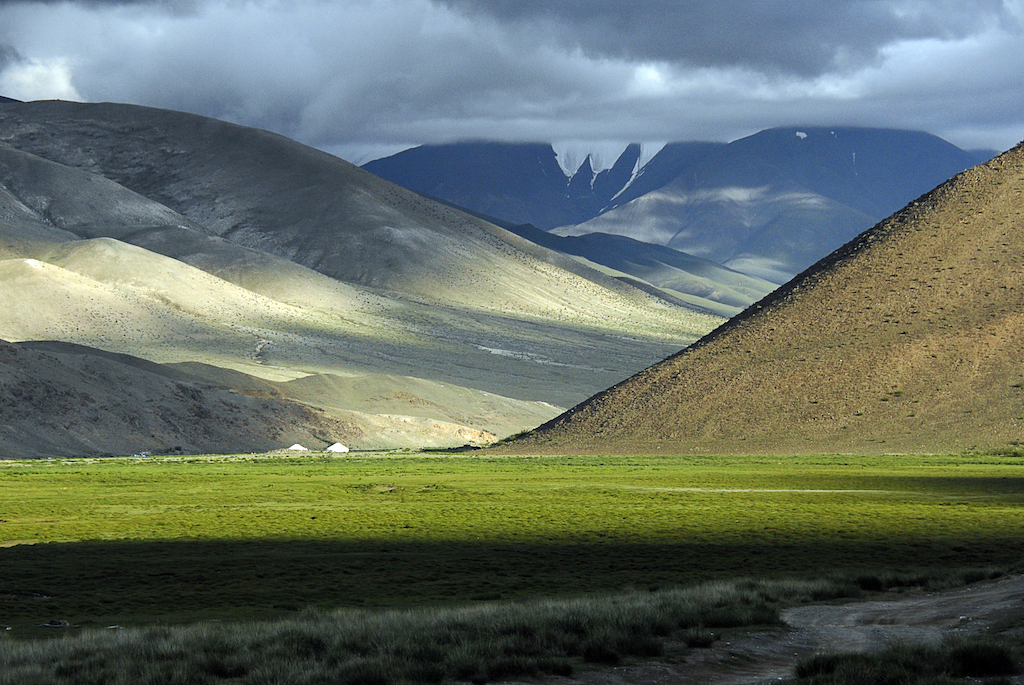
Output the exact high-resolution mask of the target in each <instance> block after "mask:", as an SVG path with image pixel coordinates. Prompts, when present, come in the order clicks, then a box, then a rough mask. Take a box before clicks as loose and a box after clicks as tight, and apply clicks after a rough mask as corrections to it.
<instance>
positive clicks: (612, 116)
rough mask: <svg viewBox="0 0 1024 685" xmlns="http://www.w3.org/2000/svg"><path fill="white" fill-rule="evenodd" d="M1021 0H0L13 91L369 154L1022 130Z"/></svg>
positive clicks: (2, 83)
mask: <svg viewBox="0 0 1024 685" xmlns="http://www.w3.org/2000/svg"><path fill="white" fill-rule="evenodd" d="M1014 54H1024V2H1022V0H1002V1H999V0H973V1H969V2H952V1H951V0H916V1H911V0H876V1H871V2H867V1H864V0H842V1H839V2H832V3H813V2H810V1H809V0H796V1H794V2H787V3H759V2H753V1H751V0H733V1H728V2H721V3H704V2H695V1H693V0H687V1H684V2H676V1H669V0H644V1H638V2H632V3H623V2H619V1H618V0H615V1H613V0H588V1H587V2H583V1H582V0H579V1H566V2H559V3H549V2H539V1H537V0H527V1H524V2H516V3H507V2H498V1H497V0H448V1H447V2H442V1H441V0H343V1H340V2H327V1H326V0H323V1H321V0H277V1H273V2H272V1H270V0H254V1H250V2H241V1H237V0H176V1H173V2H156V1H149V0H147V1H144V2H132V1H130V0H125V1H114V2H104V1H99V0H77V1H75V0H72V1H71V2H59V3H56V2H22V1H15V2H4V3H2V4H0V94H2V95H6V96H8V97H14V98H18V99H39V98H65V99H83V100H88V101H103V100H111V101H121V102H132V103H138V104H146V105H151V106H157V107H167V108H173V109H181V110H185V111H190V112H196V113H200V114H206V115H211V116H215V117H220V118H226V119H229V120H232V121H236V122H238V123H243V124H246V125H252V126H258V127H262V128H268V129H271V130H274V131H277V132H280V133H283V134H285V135H289V136H293V137H296V138H298V139H299V140H301V141H303V142H307V143H310V144H313V145H316V146H318V147H321V148H324V149H327V150H329V151H334V152H337V153H341V154H343V156H346V157H348V158H350V159H353V160H355V161H362V159H365V153H367V152H370V151H372V152H375V153H378V154H379V153H382V152H386V151H389V150H390V151H394V150H395V149H397V148H400V147H403V146H410V145H414V144H421V143H438V142H445V141H451V140H456V139H467V138H488V139H501V140H545V141H550V140H570V139H582V140H588V141H607V140H644V141H657V140H685V139H711V140H732V139H735V138H737V137H740V136H742V135H745V134H749V133H753V132H754V131H757V130H760V129H763V128H766V127H769V126H777V125H785V124H795V123H800V124H824V125H838V124H853V125H868V126H897V127H901V128H920V129H924V130H928V131H930V132H932V133H936V134H938V135H940V136H942V137H944V138H946V139H948V140H950V141H952V142H954V143H956V144H958V145H960V146H961V147H967V148H970V147H993V148H1007V147H1009V146H1011V145H1013V144H1015V143H1016V142H1018V141H1019V140H1020V139H1021V138H1024V114H1022V113H1021V111H1020V107H1019V99H1020V83H1022V82H1024V62H1022V61H1021V60H1013V59H1007V55H1014Z"/></svg>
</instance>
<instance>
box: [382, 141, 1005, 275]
mask: <svg viewBox="0 0 1024 685" xmlns="http://www.w3.org/2000/svg"><path fill="white" fill-rule="evenodd" d="M556 147H557V146H552V145H548V144H509V143H491V142H470V143H455V144H450V145H436V146H423V147H418V148H414V149H411V150H406V151H404V152H401V153H398V154H396V155H393V156H391V157H388V158H385V159H380V160H375V161H372V162H369V163H367V164H365V165H364V168H365V169H366V170H368V171H371V172H373V173H374V174H377V175H378V176H381V177H383V178H385V179H387V180H390V181H392V182H394V183H397V184H399V185H402V186H404V187H406V188H409V189H410V190H414V191H416V192H419V193H422V194H425V195H429V196H432V197H436V198H439V199H442V200H444V201H446V202H450V203H452V204H455V205H457V206H460V207H464V208H466V209H469V210H472V211H474V212H479V213H482V214H485V215H488V216H491V217H495V218H497V219H500V220H503V221H504V222H507V223H508V224H511V225H512V230H516V229H515V228H514V226H515V225H521V224H532V225H533V226H536V227H539V228H541V229H544V230H546V231H550V232H552V233H553V234H555V235H558V236H563V237H565V236H584V235H589V234H593V233H603V234H609V235H615V236H623V237H627V238H631V239H633V240H632V241H628V242H625V241H624V242H619V243H616V244H615V245H614V246H611V245H609V243H608V241H607V240H605V241H604V242H602V243H601V246H600V248H595V249H594V250H593V251H591V250H589V249H583V248H582V247H581V245H580V244H579V243H576V244H574V245H573V246H572V248H571V249H570V248H569V247H568V246H561V247H560V246H559V245H558V244H557V243H553V242H551V241H548V242H547V243H546V244H547V246H548V247H552V248H554V249H559V250H562V251H564V252H567V253H571V254H576V255H577V256H578V257H582V258H586V259H589V260H591V261H593V262H595V263H598V264H602V265H605V266H609V267H611V268H616V269H618V270H622V262H623V261H640V262H643V261H644V260H645V259H646V260H647V262H645V263H648V264H649V259H650V255H647V256H646V257H644V256H640V255H635V254H634V251H635V250H637V249H641V250H646V248H642V247H641V246H640V244H639V243H650V244H654V245H660V246H665V247H669V248H673V249H674V250H677V251H681V252H686V253H688V254H690V255H693V256H695V257H700V258H703V259H706V260H709V261H711V262H714V263H715V264H718V265H722V266H726V267H729V268H731V269H733V270H735V271H739V272H742V273H744V274H747V275H750V276H754V277H757V278H761V279H765V280H767V281H770V282H772V283H775V284H780V283H783V282H785V281H787V280H788V279H789V278H791V277H792V276H793V275H795V274H796V273H797V272H799V271H801V270H803V269H804V268H806V267H808V266H810V265H811V264H813V263H814V262H815V261H817V260H818V259H820V258H821V257H823V256H825V255H826V254H828V253H829V252H831V251H832V250H834V249H836V248H838V247H839V246H841V245H842V244H844V243H846V242H847V241H848V240H850V239H851V238H853V237H854V236H856V235H857V234H859V233H860V232H862V231H864V230H866V229H867V228H869V227H871V226H872V225H873V224H875V223H876V222H878V221H879V220H881V219H882V218H884V217H886V216H888V215H889V214H891V213H892V212H894V211H896V210H898V209H900V208H901V207H903V206H904V205H905V204H907V203H908V202H910V201H912V200H913V199H915V198H917V197H918V196H919V195H921V194H923V193H925V192H927V191H928V190H930V189H931V188H933V187H935V186H936V185H937V184H939V183H941V182H942V181H944V180H946V179H947V178H949V177H950V176H952V175H953V174H955V173H957V172H960V171H962V170H964V169H966V168H969V167H971V166H974V165H975V164H978V163H980V162H982V161H985V160H986V159H988V158H990V157H991V156H992V155H993V154H994V151H966V150H962V149H960V148H958V147H956V146H954V145H952V144H950V143H948V142H946V141H944V140H942V139H941V138H938V137H936V136H933V135H930V134H928V133H923V132H919V131H903V130H892V129H871V128H843V127H833V128H822V127H793V128H777V129H769V130H766V131H762V132H760V133H757V134H755V135H752V136H749V137H747V138H742V139H740V140H737V141H734V142H732V143H729V144H724V143H697V142H688V143H670V144H668V145H665V146H664V147H662V148H661V149H660V151H658V152H657V153H656V154H654V155H649V152H648V154H646V155H645V150H644V148H643V146H641V145H639V144H633V145H629V146H627V147H626V148H625V149H624V150H623V151H622V152H621V154H620V155H619V156H618V158H617V159H615V160H614V163H609V161H608V160H607V157H608V153H607V151H602V154H603V157H604V159H600V160H599V161H598V163H595V160H598V154H596V153H595V154H591V155H587V154H586V153H585V151H584V152H580V151H576V152H575V154H574V155H571V157H572V159H571V160H567V159H566V157H569V155H565V154H563V155H562V156H561V157H560V156H559V154H558V153H557V152H556ZM648 157H649V158H648ZM580 160H582V161H580ZM567 161H568V162H569V163H567ZM517 232H520V231H517ZM534 237H536V236H534ZM531 239H533V238H531ZM636 241H639V242H636ZM603 254H614V255H615V258H616V261H617V262H618V263H619V264H618V266H614V267H612V265H611V264H609V263H608V260H607V259H606V258H605V257H604V256H602V255H603ZM652 271H656V269H654V268H653V267H650V266H648V267H647V268H646V272H647V273H650V272H652ZM626 272H627V273H629V274H630V275H632V276H636V277H638V278H644V276H643V275H641V274H640V273H637V272H636V271H635V270H634V271H630V270H628V269H627V270H626ZM645 280H646V279H645ZM657 281H658V279H657V277H655V278H654V281H651V282H652V284H653V285H656V286H658V287H665V286H664V284H663V283H660V282H657ZM667 289H669V290H671V288H667Z"/></svg>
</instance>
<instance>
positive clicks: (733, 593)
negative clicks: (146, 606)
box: [0, 582, 835, 685]
mask: <svg viewBox="0 0 1024 685" xmlns="http://www.w3.org/2000/svg"><path fill="white" fill-rule="evenodd" d="M834 589H835V588H834V587H833V586H832V585H831V584H829V583H786V582H773V583H713V584H705V585H701V586H699V587H694V588H690V589H687V590H675V591H661V592H654V593H650V592H633V593H626V594H619V595H613V596H602V597H594V598H590V599H576V600H560V601H556V600H547V601H530V602H515V603H508V602H506V603H498V604H485V605H480V606H475V607H469V608H459V609H440V610H427V609H419V610H402V611H386V612H368V611H335V612H316V611H309V612H304V613H303V614H302V615H301V616H299V617H297V618H294V619H289V620H283V621H277V622H271V623H245V624H234V625H224V624H216V623H204V624H198V625H192V626H188V627H178V628H167V627H164V628H143V629H134V630H120V631H116V632H113V633H112V632H110V631H107V632H106V633H104V632H101V631H91V632H88V633H84V634H81V635H79V636H75V637H68V638H66V639H62V640H48V641H37V642H34V643H33V642H28V643H26V642H14V641H0V683H11V684H13V683H27V682H31V683H39V684H43V683H54V684H56V683H75V684H76V685H90V684H92V683H105V684H111V685H114V684H118V683H125V684H126V685H127V684H128V683H131V684H132V685H137V684H142V683H154V684H155V683H160V684H166V683H183V684H184V683H188V684H189V685H196V684H198V685H201V684H203V683H216V682H220V681H223V680H230V682H239V683H293V684H298V683H327V682H329V683H339V684H341V683H352V684H357V685H370V684H382V685H383V684H385V683H398V682H411V683H419V682H425V683H437V682H441V681H443V680H453V679H455V680H472V681H473V682H476V683H482V682H487V681H490V680H494V679H497V678H503V677H510V676H524V675H529V676H536V675H544V674H560V675H568V674H570V673H572V671H573V669H574V668H576V667H578V666H579V665H581V664H582V665H585V664H616V663H619V661H620V660H622V659H624V658H628V657H651V656H661V655H663V654H664V651H665V645H666V640H669V639H672V640H679V641H682V642H683V643H685V644H689V645H691V646H698V645H699V646H705V645H706V644H708V643H710V642H711V641H712V640H713V639H714V634H713V632H712V631H713V630H719V629H722V628H731V627H737V626H750V625H764V624H773V623H777V622H778V612H777V608H778V605H779V603H780V602H783V601H799V600H807V599H809V598H811V597H813V596H818V595H821V594H831V593H832V592H833V591H834ZM234 679H237V680H234Z"/></svg>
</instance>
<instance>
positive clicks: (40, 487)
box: [0, 453, 1024, 638]
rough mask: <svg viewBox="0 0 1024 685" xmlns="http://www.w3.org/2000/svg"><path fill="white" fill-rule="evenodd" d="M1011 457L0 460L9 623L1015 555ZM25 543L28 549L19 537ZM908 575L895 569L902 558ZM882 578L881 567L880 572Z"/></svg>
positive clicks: (1, 599) (864, 575)
mask: <svg viewBox="0 0 1024 685" xmlns="http://www.w3.org/2000/svg"><path fill="white" fill-rule="evenodd" d="M1021 530H1024V456H1022V455H1021V454H1018V453H1012V454H1005V455H967V456H964V455H960V456H935V457H921V456H886V457H873V458H872V457H869V458H865V457H856V458H853V457H791V458H785V459H779V458H770V459H769V458H755V457H715V458H709V457H701V458H691V457H649V458H648V457H628V458H626V457H538V458H533V457H504V456H502V457H489V456H478V455H475V454H473V453H468V454H453V455H447V454H445V455H429V454H428V455H424V454H354V455H352V454H350V455H349V456H346V457H325V456H315V455H314V456H307V457H298V458H293V457H288V458H274V457H192V458H190V457H185V458H166V459H165V458H146V459H130V458H128V459H108V460H45V461H10V462H0V545H3V547H0V624H3V625H5V626H11V627H12V630H10V631H4V633H5V634H6V636H7V637H8V638H17V637H37V636H39V635H49V634H53V633H56V632H61V631H59V630H57V629H53V628H46V627H42V624H44V623H46V622H48V621H51V620H56V619H59V620H66V621H68V622H69V623H70V624H72V625H75V626H81V627H105V626H107V625H112V624H122V625H129V624H145V623H154V622H156V621H161V622H185V621H191V620H196V619H225V620H230V619H248V618H269V617H275V616H283V615H293V614H295V612H297V611H300V610H303V609H309V608H310V607H316V608H319V609H328V608H334V607H366V608H374V607H403V606H412V605H436V604H449V605H453V604H464V603H466V602H471V601H476V600H497V599H512V598H527V597H537V596H545V597H552V596H579V595H586V594H592V593H604V592H616V591H621V590H623V589H626V588H637V589H641V590H644V591H647V590H650V589H652V588H655V587H657V588H666V587H673V586H678V585H684V584H688V583H691V582H694V581H698V580H705V579H716V578H731V577H741V576H757V577H768V578H771V577H794V576H799V577H814V576H825V575H833V576H834V575H836V573H837V570H841V572H842V574H845V576H846V577H849V578H854V579H855V578H858V577H859V578H860V579H861V582H863V583H866V584H867V585H879V584H881V585H883V586H884V585H885V584H887V583H892V582H900V583H911V584H913V583H915V582H918V580H915V574H916V575H917V576H919V580H920V582H924V581H925V579H926V578H928V577H929V576H935V575H936V574H938V575H941V574H943V573H945V572H946V571H948V570H949V569H951V568H954V569H956V568H969V567H975V568H982V567H986V566H1003V567H1007V566H1014V565H1017V564H1019V563H1020V562H1021V561H1022V560H1024V536H1021V535H1020V531H1021ZM20 543H38V544H20ZM897 569H898V570H900V572H901V575H900V578H899V580H898V581H897V580H895V573H896V570H897ZM890 578H893V579H892V580H890Z"/></svg>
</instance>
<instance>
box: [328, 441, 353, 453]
mask: <svg viewBox="0 0 1024 685" xmlns="http://www.w3.org/2000/svg"><path fill="white" fill-rule="evenodd" d="M327 451H328V452H348V448H347V447H345V446H344V445H342V444H341V443H340V442H336V443H334V444H333V445H331V446H330V447H328V448H327Z"/></svg>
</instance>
